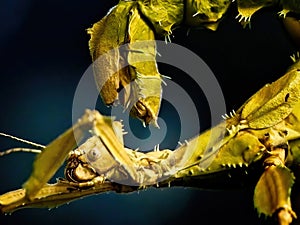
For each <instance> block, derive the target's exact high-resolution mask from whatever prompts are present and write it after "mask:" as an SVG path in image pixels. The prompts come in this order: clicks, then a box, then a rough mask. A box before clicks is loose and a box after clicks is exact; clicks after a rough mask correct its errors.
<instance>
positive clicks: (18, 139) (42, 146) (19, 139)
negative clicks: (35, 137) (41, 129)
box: [0, 132, 46, 148]
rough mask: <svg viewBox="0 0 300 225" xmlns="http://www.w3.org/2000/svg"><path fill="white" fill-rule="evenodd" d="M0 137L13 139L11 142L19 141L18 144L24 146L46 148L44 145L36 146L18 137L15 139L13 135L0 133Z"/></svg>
mask: <svg viewBox="0 0 300 225" xmlns="http://www.w3.org/2000/svg"><path fill="white" fill-rule="evenodd" d="M0 136H4V137H8V138H11V139H13V140H17V141H20V142H23V143H26V144H29V145H32V146H35V147H38V148H45V147H46V146H44V145H41V144H37V143H34V142H32V141H27V140H25V139H22V138H18V137H15V136H13V135H9V134H5V133H1V132H0Z"/></svg>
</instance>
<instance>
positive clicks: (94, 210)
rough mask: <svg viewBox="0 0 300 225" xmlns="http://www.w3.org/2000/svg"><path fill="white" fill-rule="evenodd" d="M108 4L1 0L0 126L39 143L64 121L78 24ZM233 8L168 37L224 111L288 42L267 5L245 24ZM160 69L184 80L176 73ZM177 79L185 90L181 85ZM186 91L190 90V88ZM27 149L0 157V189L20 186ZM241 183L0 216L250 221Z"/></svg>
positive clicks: (277, 63) (82, 46) (274, 64)
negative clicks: (201, 73)
mask: <svg viewBox="0 0 300 225" xmlns="http://www.w3.org/2000/svg"><path fill="white" fill-rule="evenodd" d="M116 3H117V1H100V0H98V1H95V0H86V1H74V0H73V1H70V0H65V1H56V0H51V1H47V0H43V1H36V0H22V1H18V0H10V1H8V0H7V1H1V3H0V18H1V19H0V29H1V31H0V56H1V58H0V59H1V61H0V69H1V70H0V105H1V106H0V107H1V108H0V131H1V132H5V133H9V134H13V135H16V136H18V137H22V138H25V139H28V140H31V141H34V142H37V143H42V144H47V143H49V142H50V141H51V140H52V139H54V138H55V137H56V136H57V135H59V134H60V133H62V132H63V131H64V130H65V129H67V128H68V127H69V126H71V121H72V118H71V116H72V115H71V113H72V100H73V94H74V91H75V89H76V85H77V83H78V81H79V79H80V78H81V76H82V74H83V73H84V71H85V70H86V69H87V67H88V66H89V65H90V62H91V59H90V56H89V52H88V45H87V42H88V39H89V37H88V35H87V34H86V31H85V29H86V28H88V27H90V26H91V25H92V24H93V23H94V22H96V21H98V20H99V19H100V18H102V17H103V16H104V15H105V14H106V12H107V11H108V10H109V8H110V7H112V6H113V5H115V4H116ZM236 14H237V12H236V10H235V9H234V8H233V9H231V10H230V12H229V14H228V15H227V17H226V18H225V19H224V20H223V21H222V23H221V25H220V27H219V30H218V31H217V32H210V31H207V30H203V29H199V30H191V31H190V32H189V35H188V36H187V35H186V33H187V29H186V28H182V29H177V30H175V31H174V38H172V41H173V42H175V43H178V44H181V45H183V46H186V47H187V48H189V49H191V50H192V51H194V52H196V53H197V54H198V55H199V56H200V57H201V58H202V59H203V60H204V61H205V62H206V63H207V64H208V65H209V67H210V68H211V69H212V70H213V72H214V73H215V75H216V77H217V79H218V80H219V83H220V85H221V86H222V89H223V92H224V96H225V99H226V105H227V107H228V110H231V109H237V108H238V107H239V106H240V105H241V104H242V103H243V102H244V101H245V100H246V99H247V98H248V97H250V96H251V95H252V94H253V93H255V92H256V91H257V90H258V89H259V88H260V87H262V86H263V85H264V84H265V83H267V82H271V81H274V80H276V79H277V78H279V77H280V76H281V75H282V74H283V73H284V71H285V69H286V68H287V66H288V65H290V64H291V60H290V59H289V55H291V54H292V53H294V52H295V50H296V47H295V46H293V44H292V43H291V42H290V39H289V37H288V36H287V34H286V33H285V32H284V28H283V27H282V24H281V21H280V20H279V19H278V18H277V17H276V12H274V11H272V10H270V11H269V10H263V11H261V12H260V13H258V14H257V15H255V16H254V17H253V21H252V29H251V30H249V29H243V28H242V27H241V26H240V25H239V24H238V22H237V21H236V20H235V19H234V17H235V15H236ZM164 74H165V75H170V76H172V77H173V79H174V80H176V81H177V82H180V79H182V81H184V79H183V78H182V77H180V76H178V77H176V74H167V72H166V71H164ZM186 85H187V86H186V89H190V87H191V86H189V85H190V84H186ZM193 93H194V95H195V96H196V94H197V93H199V90H198V91H197V90H195V91H194V92H193ZM196 102H197V101H196ZM199 104H201V102H200V103H199ZM200 108H201V107H200ZM203 111H205V110H203ZM203 111H202V112H199V114H200V115H201V118H200V120H201V122H202V121H203V127H202V128H203V129H205V128H208V123H206V122H205V121H206V120H207V115H209V112H203ZM170 113H172V112H170ZM162 116H164V117H166V118H167V117H168V110H166V109H162ZM175 118H176V117H175ZM170 122H172V123H174V124H176V121H170ZM144 132H146V131H144ZM169 138H172V136H171V137H169ZM18 146H23V145H22V144H20V143H16V142H15V141H11V140H8V139H7V138H2V137H1V138H0V147H1V150H4V149H7V148H11V147H18ZM167 147H168V146H167ZM169 147H170V148H173V147H174V146H172V145H171V146H169ZM33 157H34V156H33V155H31V154H26V153H16V154H12V155H8V156H5V157H3V158H0V193H4V192H7V191H9V190H12V189H16V188H20V187H21V185H22V183H23V182H24V181H25V180H26V179H27V177H28V176H29V174H30V171H31V163H32V161H33ZM220 188H222V187H220ZM251 191H252V190H246V189H244V190H231V191H202V190H201V191H200V190H194V189H188V188H170V189H163V190H152V189H148V190H145V191H140V192H139V193H132V194H126V195H120V194H115V193H110V194H102V195H98V196H93V197H88V198H86V199H83V200H79V201H75V202H73V203H71V204H69V205H64V206H61V207H59V208H58V209H53V210H51V211H48V210H47V209H25V210H21V211H17V212H15V213H13V214H12V215H7V216H4V215H0V224H11V225H12V224H19V225H20V224H31V225H34V224H44V225H46V224H52V225H53V224H73V225H77V224H111V225H117V224H139V225H148V224H157V225H160V224H194V223H192V222H191V221H192V220H195V221H196V223H197V224H202V225H208V224H219V223H223V224H229V223H230V224H245V225H246V224H257V223H259V222H262V221H263V220H259V219H258V218H257V214H256V212H255V210H254V209H253V203H252V192H251Z"/></svg>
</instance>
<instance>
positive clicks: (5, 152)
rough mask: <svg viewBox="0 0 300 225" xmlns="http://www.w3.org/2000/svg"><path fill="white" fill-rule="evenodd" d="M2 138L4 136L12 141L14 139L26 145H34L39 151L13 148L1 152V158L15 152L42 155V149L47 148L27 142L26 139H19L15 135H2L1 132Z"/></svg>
mask: <svg viewBox="0 0 300 225" xmlns="http://www.w3.org/2000/svg"><path fill="white" fill-rule="evenodd" d="M0 136H4V137H8V138H10V139H13V140H16V141H20V142H23V143H25V144H29V145H32V146H34V147H37V148H39V149H30V148H12V149H8V150H6V151H4V152H0V157H1V156H4V155H8V154H10V153H14V152H30V153H41V152H42V150H40V149H43V148H45V146H44V145H41V144H37V143H34V142H32V141H27V140H25V139H22V138H18V137H15V136H13V135H10V134H5V133H1V132H0Z"/></svg>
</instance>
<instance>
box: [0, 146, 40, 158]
mask: <svg viewBox="0 0 300 225" xmlns="http://www.w3.org/2000/svg"><path fill="white" fill-rule="evenodd" d="M14 152H29V153H36V154H39V153H41V152H42V150H39V149H30V148H12V149H8V150H6V151H4V152H0V157H1V156H4V155H8V154H10V153H14Z"/></svg>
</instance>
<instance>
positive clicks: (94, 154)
mask: <svg viewBox="0 0 300 225" xmlns="http://www.w3.org/2000/svg"><path fill="white" fill-rule="evenodd" d="M100 156H101V153H100V151H99V150H98V149H97V148H93V149H92V150H91V151H89V152H88V154H87V158H88V160H89V161H90V162H94V161H96V160H97V159H99V158H100Z"/></svg>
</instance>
